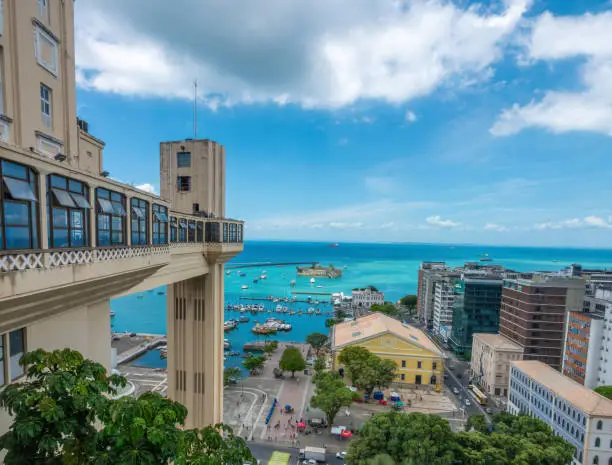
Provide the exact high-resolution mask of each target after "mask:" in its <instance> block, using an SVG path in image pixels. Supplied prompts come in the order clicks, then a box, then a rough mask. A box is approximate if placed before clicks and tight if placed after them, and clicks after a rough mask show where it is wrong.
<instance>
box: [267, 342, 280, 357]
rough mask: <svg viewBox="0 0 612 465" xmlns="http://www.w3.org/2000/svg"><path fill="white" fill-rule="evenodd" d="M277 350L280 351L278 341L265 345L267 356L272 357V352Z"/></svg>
mask: <svg viewBox="0 0 612 465" xmlns="http://www.w3.org/2000/svg"><path fill="white" fill-rule="evenodd" d="M276 349H278V341H268V342H266V343H265V345H264V352H265V353H266V354H267V355H270V354H271V353H272V352H274V351H275V350H276Z"/></svg>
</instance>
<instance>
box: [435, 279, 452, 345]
mask: <svg viewBox="0 0 612 465" xmlns="http://www.w3.org/2000/svg"><path fill="white" fill-rule="evenodd" d="M455 275H456V276H457V274H455ZM455 280H456V277H452V276H450V274H448V275H446V276H444V277H442V278H441V279H440V280H439V281H437V282H436V285H435V289H434V308H433V333H434V334H435V335H436V336H438V337H443V336H442V333H443V332H444V333H448V332H449V331H451V329H452V324H453V308H454V304H455Z"/></svg>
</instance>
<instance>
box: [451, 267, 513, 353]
mask: <svg viewBox="0 0 612 465" xmlns="http://www.w3.org/2000/svg"><path fill="white" fill-rule="evenodd" d="M454 290H455V302H454V309H453V328H452V332H451V337H450V340H449V344H450V346H451V348H452V349H453V351H455V352H456V353H457V354H468V353H470V351H471V349H472V336H473V335H474V333H497V331H498V330H499V308H500V302H501V292H502V281H501V279H492V278H490V277H463V278H462V279H459V280H457V281H456V282H455V286H454Z"/></svg>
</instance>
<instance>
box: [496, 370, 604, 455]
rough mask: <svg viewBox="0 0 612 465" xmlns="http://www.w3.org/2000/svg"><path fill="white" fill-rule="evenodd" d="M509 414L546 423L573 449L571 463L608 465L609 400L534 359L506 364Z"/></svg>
mask: <svg viewBox="0 0 612 465" xmlns="http://www.w3.org/2000/svg"><path fill="white" fill-rule="evenodd" d="M509 386H510V387H509V394H508V406H507V410H508V412H509V413H512V414H514V415H517V414H519V413H525V414H527V415H530V416H532V417H535V418H539V419H540V420H542V421H544V422H546V423H547V424H548V425H549V426H550V427H551V428H552V430H553V433H554V434H556V435H558V436H561V437H563V438H564V439H565V440H566V441H568V442H569V443H570V444H572V445H573V446H574V447H575V448H576V449H575V452H574V459H573V460H572V465H592V464H595V465H612V401H611V400H609V399H606V398H604V397H602V396H600V395H599V394H597V393H595V392H594V391H592V390H590V389H588V388H586V387H584V386H582V385H581V384H579V383H577V382H575V381H573V380H571V379H570V378H568V377H567V376H564V375H562V374H561V373H560V372H558V371H556V370H555V369H554V368H552V367H550V366H549V365H546V364H544V363H542V362H538V361H533V360H530V361H520V362H513V363H512V365H511V367H510V384H509Z"/></svg>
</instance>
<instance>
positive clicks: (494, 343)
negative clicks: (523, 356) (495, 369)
mask: <svg viewBox="0 0 612 465" xmlns="http://www.w3.org/2000/svg"><path fill="white" fill-rule="evenodd" d="M474 337H478V339H480V340H481V341H483V342H484V343H485V344H487V345H489V346H491V347H493V348H494V349H496V350H514V351H516V352H523V348H522V347H521V346H520V345H518V344H515V343H514V342H512V341H511V340H510V339H508V338H507V337H505V336H502V335H501V334H490V333H474Z"/></svg>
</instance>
